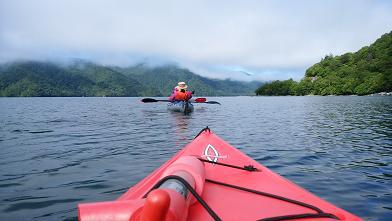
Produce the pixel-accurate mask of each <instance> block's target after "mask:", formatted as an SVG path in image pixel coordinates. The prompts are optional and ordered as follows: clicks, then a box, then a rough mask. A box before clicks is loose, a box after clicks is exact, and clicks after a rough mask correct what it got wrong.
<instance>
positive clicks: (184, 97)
mask: <svg viewBox="0 0 392 221" xmlns="http://www.w3.org/2000/svg"><path fill="white" fill-rule="evenodd" d="M174 99H175V100H178V101H185V100H187V93H186V91H185V90H184V92H181V91H177V93H176V96H175V97H174Z"/></svg>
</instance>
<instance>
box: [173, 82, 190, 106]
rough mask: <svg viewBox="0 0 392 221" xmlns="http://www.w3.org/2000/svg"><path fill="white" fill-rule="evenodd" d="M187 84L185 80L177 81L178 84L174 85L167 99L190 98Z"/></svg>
mask: <svg viewBox="0 0 392 221" xmlns="http://www.w3.org/2000/svg"><path fill="white" fill-rule="evenodd" d="M187 89H188V86H187V85H186V84H185V82H182V81H181V82H178V85H177V86H176V87H174V89H173V92H172V94H171V95H170V97H169V101H172V102H175V101H187V100H189V99H191V98H192V92H190V91H187Z"/></svg>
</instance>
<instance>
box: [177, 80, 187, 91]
mask: <svg viewBox="0 0 392 221" xmlns="http://www.w3.org/2000/svg"><path fill="white" fill-rule="evenodd" d="M177 87H178V88H180V89H187V88H188V86H187V85H186V83H185V82H183V81H181V82H178V86H177Z"/></svg>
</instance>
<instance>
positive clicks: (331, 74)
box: [256, 32, 392, 95]
mask: <svg viewBox="0 0 392 221" xmlns="http://www.w3.org/2000/svg"><path fill="white" fill-rule="evenodd" d="M391 91H392V32H390V33H387V34H384V35H383V36H381V38H379V39H377V40H376V41H375V42H374V43H373V44H371V45H370V46H366V47H363V48H362V49H360V50H359V51H357V52H355V53H346V54H343V55H341V56H333V55H327V56H325V58H323V59H322V60H321V62H319V63H317V64H314V65H313V66H311V67H310V68H308V69H307V70H306V73H305V77H304V78H303V79H302V80H301V81H300V82H296V81H293V80H291V79H290V80H286V81H273V82H271V83H268V84H264V85H263V86H261V87H260V88H258V89H257V90H256V94H257V95H309V94H313V95H352V94H356V95H367V94H372V93H378V92H391Z"/></svg>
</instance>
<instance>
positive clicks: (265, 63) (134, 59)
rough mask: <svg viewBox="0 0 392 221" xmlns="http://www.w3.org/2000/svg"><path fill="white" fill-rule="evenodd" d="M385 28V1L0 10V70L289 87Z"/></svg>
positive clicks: (88, 3) (40, 3)
mask: <svg viewBox="0 0 392 221" xmlns="http://www.w3.org/2000/svg"><path fill="white" fill-rule="evenodd" d="M391 21H392V1H385V0H384V1H381V0H380V1H377V0H372V1H371V0H347V1H344V0H329V1H321V0H320V1H311V0H307V1H304V0H303V1H301V0H298V1H290V0H286V1H279V0H276V1H262V0H258V1H245V0H243V1H230V0H215V1H207V0H206V1H203V0H194V1H186V0H165V1H148V0H146V1H127V0H106V1H103V0H83V1H80V0H56V1H52V0H34V1H30V0H0V62H2V63H3V62H9V61H13V60H19V59H29V60H30V59H31V60H54V61H67V60H68V59H70V58H81V59H86V60H91V61H94V62H97V63H101V64H108V65H120V66H127V65H133V64H136V63H139V62H146V63H149V64H151V65H160V64H165V63H173V64H178V65H179V66H182V67H186V68H189V69H190V70H192V71H194V72H196V73H198V74H200V75H203V76H209V77H216V78H232V79H240V80H274V79H287V78H294V79H296V80H298V79H300V78H301V77H303V75H304V71H305V70H306V68H308V67H309V66H310V65H312V64H314V63H316V62H319V61H320V59H321V58H322V57H324V56H325V55H326V54H334V55H339V54H342V53H345V52H350V51H356V50H358V49H360V48H361V47H363V46H365V45H369V44H371V43H372V42H374V41H375V40H376V39H377V38H379V37H380V36H381V35H382V34H384V33H387V32H390V31H392V22H391Z"/></svg>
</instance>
